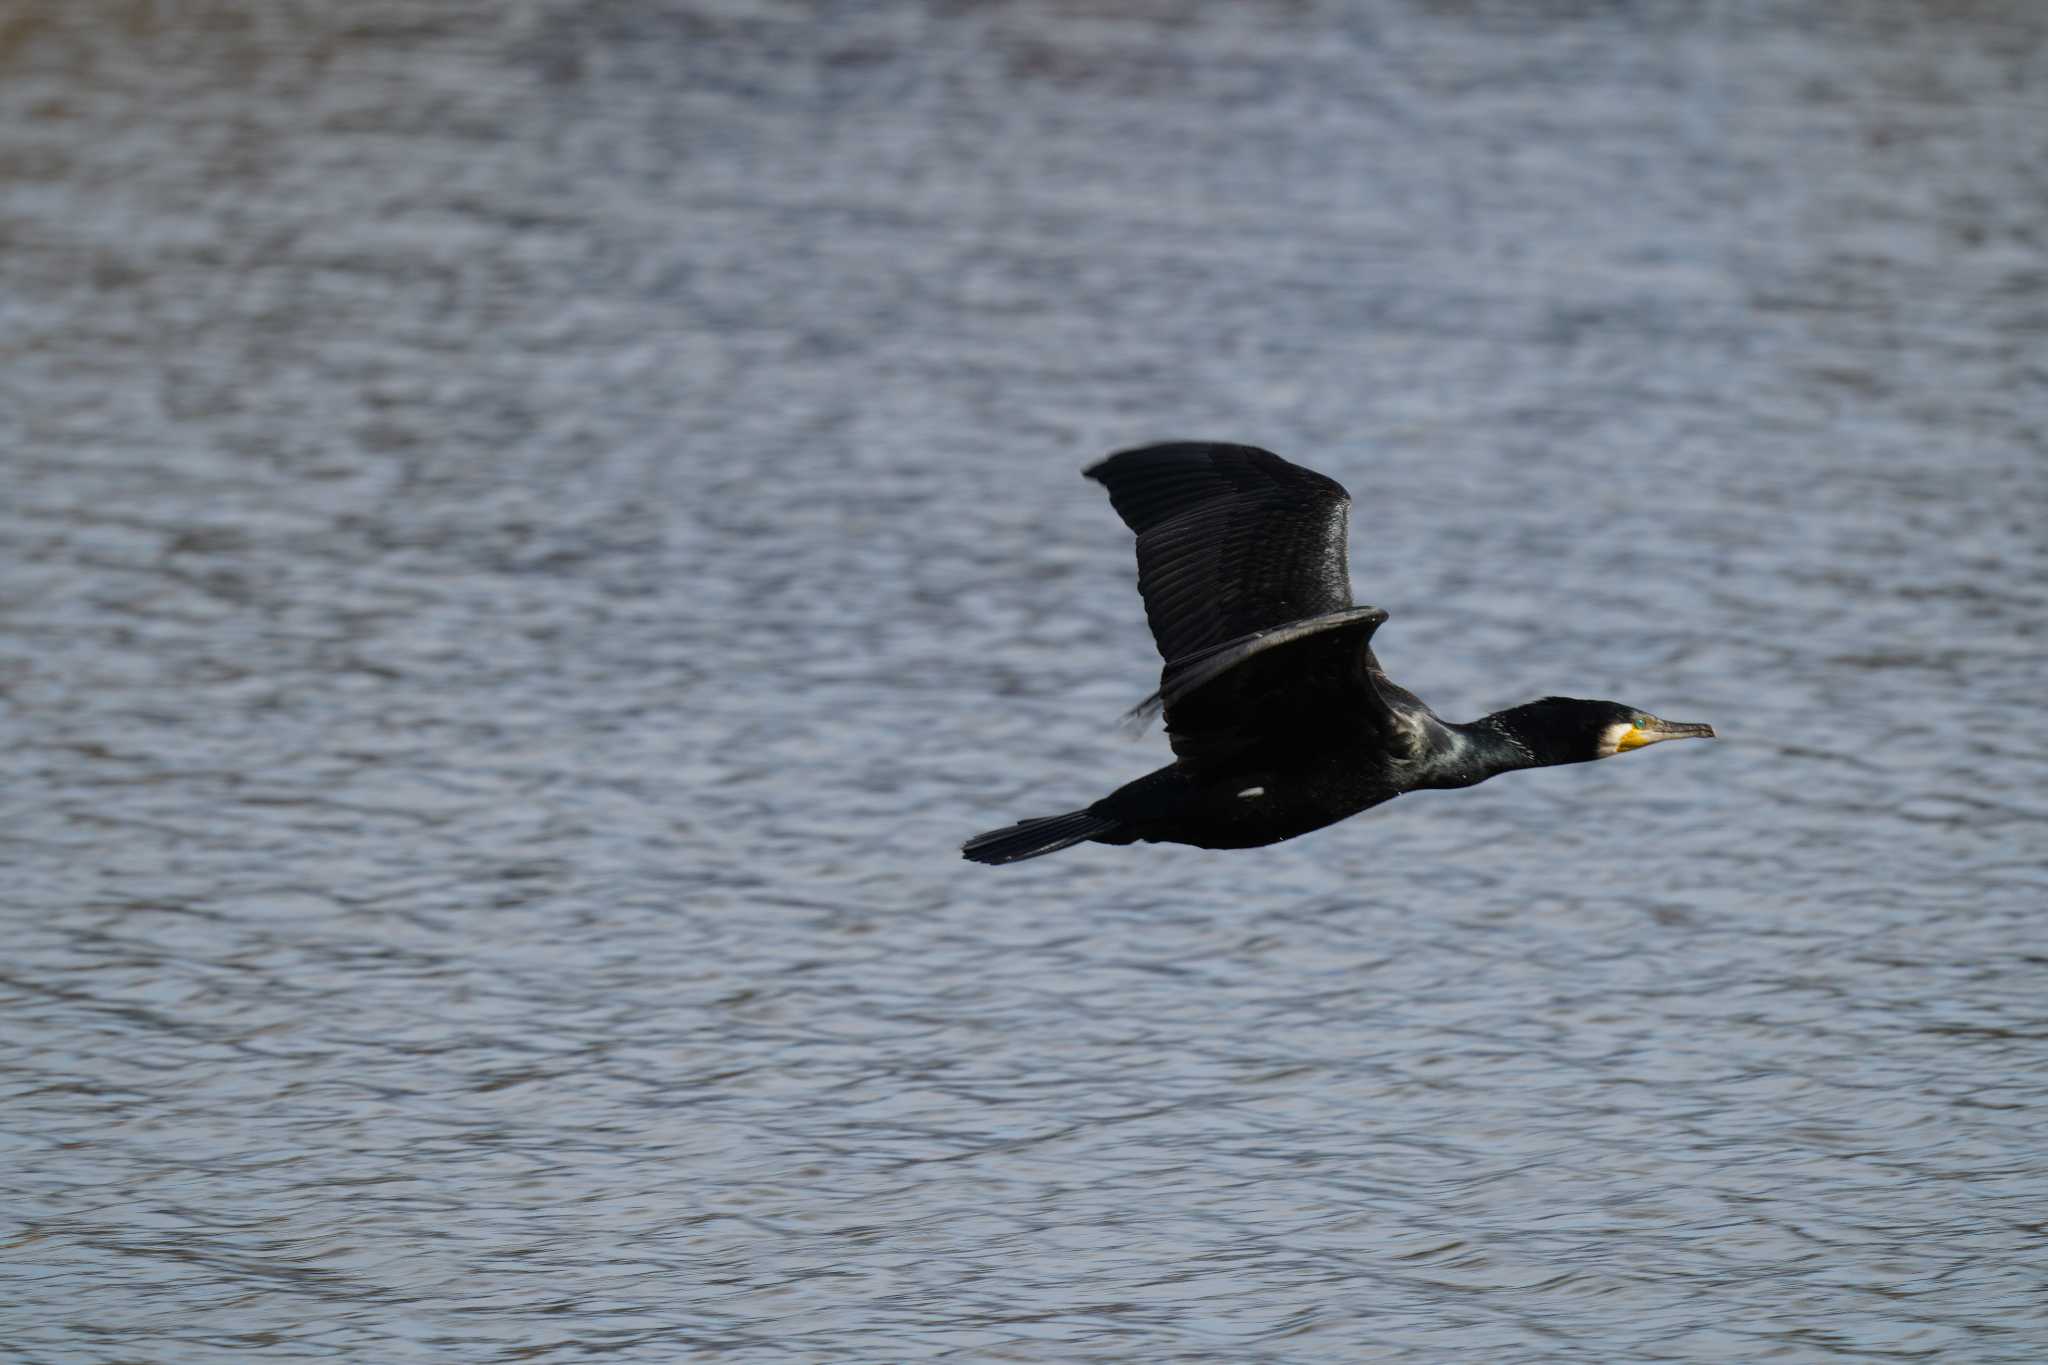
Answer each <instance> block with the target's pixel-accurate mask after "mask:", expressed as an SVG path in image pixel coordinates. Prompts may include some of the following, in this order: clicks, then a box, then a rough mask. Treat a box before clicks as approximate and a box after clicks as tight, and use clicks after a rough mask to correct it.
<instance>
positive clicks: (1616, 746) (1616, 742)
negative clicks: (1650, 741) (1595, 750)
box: [1600, 720, 1636, 758]
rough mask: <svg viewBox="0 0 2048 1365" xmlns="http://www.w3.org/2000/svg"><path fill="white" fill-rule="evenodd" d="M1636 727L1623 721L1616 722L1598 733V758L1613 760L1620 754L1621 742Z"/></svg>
mask: <svg viewBox="0 0 2048 1365" xmlns="http://www.w3.org/2000/svg"><path fill="white" fill-rule="evenodd" d="M1635 728H1636V727H1635V726H1633V725H1631V724H1630V723H1629V722H1627V721H1625V720H1618V721H1616V722H1615V723H1614V724H1612V725H1610V726H1608V727H1607V728H1606V729H1605V730H1603V731H1601V732H1600V757H1602V758H1613V757H1614V756H1615V755H1616V754H1618V753H1620V752H1621V741H1622V740H1624V739H1626V738H1627V737H1628V734H1629V732H1630V731H1631V730H1634V729H1635Z"/></svg>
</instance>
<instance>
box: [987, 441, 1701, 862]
mask: <svg viewBox="0 0 2048 1365" xmlns="http://www.w3.org/2000/svg"><path fill="white" fill-rule="evenodd" d="M1086 473H1087V476H1088V477H1089V478H1091V479H1094V480H1095V481H1096V482H1097V483H1100V484H1101V485H1102V486H1103V487H1104V488H1106V489H1107V490H1108V491H1109V500H1110V503H1111V505H1112V506H1114V507H1115V508H1116V511H1117V515H1118V516H1120V517H1122V518H1123V519H1124V523H1125V524H1126V525H1128V526H1129V527H1130V528H1131V530H1132V531H1134V532H1136V533H1137V537H1138V592H1139V593H1140V594H1141V595H1142V596H1143V597H1144V599H1145V618H1146V620H1147V621H1148V622H1149V623H1150V624H1151V627H1152V636H1153V639H1154V640H1156V641H1157V642H1158V644H1159V654H1160V657H1161V658H1163V659H1164V660H1165V661H1166V667H1165V669H1164V671H1162V672H1161V674H1160V679H1159V690H1158V691H1157V692H1155V693H1153V694H1152V696H1151V697H1149V698H1148V699H1146V701H1145V702H1144V703H1142V704H1141V705H1140V706H1139V707H1138V711H1137V714H1145V713H1149V712H1150V711H1151V710H1153V709H1163V710H1164V711H1165V713H1166V731H1167V737H1168V739H1169V740H1170V741H1171V742H1172V745H1173V752H1174V755H1175V758H1174V761H1173V762H1172V763H1170V764H1168V765H1167V766H1166V767H1164V768H1161V769H1159V770H1158V771H1157V772H1153V773H1148V774H1147V775H1146V776H1144V777H1141V778H1139V779H1137V780H1136V781H1135V782H1131V783H1128V784H1126V785H1125V786H1123V787H1120V788H1118V789H1117V790H1116V791H1114V792H1112V793H1110V794H1109V795H1108V796H1105V797H1103V798H1102V799H1101V800H1100V801H1097V802H1096V803H1095V804H1094V805H1092V806H1089V807H1087V808H1085V809H1083V810H1077V811H1070V812H1069V813H1067V814H1065V815H1051V816H1046V817H1043V818H1041V819H1036V820H1025V821H1022V822H1021V823H1019V824H1015V825H1011V826H1009V827H1007V828H1005V829H996V830H990V831H989V832H988V833H986V834H978V835H976V836H975V837H974V838H972V839H969V840H968V841H967V842H966V843H965V844H964V845H962V847H961V852H962V854H964V855H965V856H966V857H968V858H970V859H972V860H974V861H975V862H978V863H1014V862H1017V861H1019V860H1021V859H1024V858H1036V857H1038V856H1039V855H1040V854H1044V853H1053V852H1057V851H1058V850H1060V849H1063V848H1066V847H1068V846H1070V845H1073V844H1078V843H1081V842H1082V841H1084V840H1091V839H1092V840H1094V841H1095V842H1097V843H1103V844H1128V843H1132V842H1134V841H1136V840H1139V839H1144V840H1148V841H1151V842H1155V843H1174V844H1193V845H1195V846H1197V847H1199V848H1255V847H1258V846H1259V845H1261V844H1274V843H1278V842H1280V841H1281V840H1283V839H1292V838H1294V837H1295V836H1296V835H1299V834H1307V833H1308V832H1309V831H1311V830H1317V829H1321V828H1322V827H1323V826H1325V825H1329V824H1334V823H1335V822H1336V821H1339V820H1342V819H1344V818H1345V817H1346V816H1349V815H1356V814H1357V813H1358V812H1359V811H1362V810H1365V809H1367V808H1368V807H1371V806H1377V805H1379V804H1380V803H1381V802H1382V801H1389V800H1392V799H1393V798H1394V797H1396V796H1399V795H1400V794H1401V793H1403V792H1410V791H1419V790H1422V789H1424V788H1430V787H1469V786H1471V785H1472V784H1473V783H1475V782H1484V781H1485V780H1486V779H1487V778H1489V777H1494V776H1497V775H1499V774H1501V773H1506V772H1513V771H1515V770H1516V769H1518V768H1542V767H1548V766H1551V765H1553V764H1558V763H1583V762H1585V761H1587V760H1589V759H1595V758H1608V757H1611V756H1612V755H1614V754H1618V753H1626V752H1627V751H1628V750H1630V749H1640V748H1642V747H1643V746H1644V745H1648V744H1655V743H1657V742H1659V741H1660V740H1667V739H1689V738H1700V739H1711V738H1712V737H1713V734H1714V730H1713V727H1712V726H1710V725H1686V724H1679V723H1676V722H1673V721H1665V720H1659V719H1657V718H1656V717H1655V716H1651V715H1646V714H1644V713H1643V712H1641V711H1638V710H1636V709H1635V708H1634V707H1632V706H1623V705H1622V704H1621V703H1620V702H1612V701H1582V700H1578V699H1576V698H1572V697H1545V698H1543V699H1542V700H1540V701H1532V702H1528V703H1525V704H1524V705H1521V706H1514V707H1510V708H1508V709H1507V710H1505V711H1496V712H1494V713H1493V714H1492V715H1490V716H1482V717H1481V718H1480V719H1478V720H1475V721H1471V722H1469V723H1466V724H1462V725H1461V724H1458V723H1456V722H1453V721H1447V720H1444V719H1442V718H1440V717H1439V716H1438V715H1437V714H1436V712H1434V711H1432V710H1430V709H1429V707H1428V706H1427V705H1425V704H1424V703H1423V701H1422V700H1421V698H1419V697H1417V696H1416V695H1415V694H1414V693H1412V692H1409V691H1407V690H1406V689H1404V688H1401V687H1398V686H1396V685H1395V684H1394V683H1393V682H1392V681H1390V680H1389V679H1388V677H1387V675H1386V673H1385V672H1384V671H1383V670H1382V669H1381V667H1380V661H1379V659H1378V658H1377V657H1375V656H1374V654H1373V651H1372V636H1373V632H1374V631H1375V630H1376V629H1378V628H1379V625H1380V623H1381V622H1382V621H1385V620H1386V619H1387V614H1386V613H1385V612H1384V611H1381V610H1380V609H1379V608H1378V607H1356V606H1353V605H1352V604H1351V572H1350V568H1349V566H1348V564H1347V562H1346V557H1345V538H1346V532H1347V529H1348V522H1349V519H1350V510H1351V495H1350V494H1349V493H1346V492H1345V491H1344V487H1343V485H1341V484H1339V483H1338V482H1337V481H1336V480H1334V479H1330V478H1326V477H1325V476H1323V475H1321V474H1318V473H1316V472H1314V471H1313V470H1308V469H1303V468H1301V467H1300V466H1299V465H1293V464H1289V463H1288V462H1287V461H1285V460H1283V459H1281V458H1280V457H1279V456H1278V455H1275V454H1273V453H1272V452H1270V451H1266V450H1261V449H1259V448H1258V447H1257V446H1246V445H1228V444H1223V443H1220V442H1191V441H1189V442H1173V443H1169V444H1166V445H1154V446H1144V447H1141V448H1139V449H1136V450H1126V451H1122V452H1120V453H1118V454H1115V455H1112V456H1110V457H1109V458H1108V459H1106V460H1103V461H1102V462H1101V463H1100V464H1097V465H1095V466H1094V467H1092V468H1090V469H1089V470H1087V471H1086Z"/></svg>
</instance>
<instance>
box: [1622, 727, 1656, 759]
mask: <svg viewBox="0 0 2048 1365" xmlns="http://www.w3.org/2000/svg"><path fill="white" fill-rule="evenodd" d="M1655 738H1656V737H1655V736H1654V735H1651V734H1650V733H1649V732H1647V731H1644V730H1638V729H1636V728H1635V726H1633V725H1631V726H1629V728H1628V733H1626V734H1624V735H1623V736H1622V737H1621V738H1620V739H1618V740H1616V741H1615V744H1614V752H1616V753H1618V754H1625V753H1627V752H1628V751H1629V750H1630V749H1640V748H1642V747H1643V746H1644V745H1645V744H1649V743H1652V742H1654V740H1655Z"/></svg>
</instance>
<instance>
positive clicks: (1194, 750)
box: [1140, 607, 1419, 760]
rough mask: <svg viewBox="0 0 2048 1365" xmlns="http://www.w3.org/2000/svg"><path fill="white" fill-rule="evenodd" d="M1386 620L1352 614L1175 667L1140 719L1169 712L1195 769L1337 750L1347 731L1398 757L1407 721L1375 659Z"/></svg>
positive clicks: (1374, 612)
mask: <svg viewBox="0 0 2048 1365" xmlns="http://www.w3.org/2000/svg"><path fill="white" fill-rule="evenodd" d="M1386 619H1387V614H1386V613H1385V612H1384V611H1381V610H1380V609H1379V608H1378V607H1352V608H1349V609H1347V610H1345V611H1340V612H1332V613H1330V614H1328V615H1325V616H1317V617H1313V618H1311V619H1309V620H1306V621H1293V622H1290V623H1288V624H1287V625H1284V626H1276V627H1274V628H1273V629H1272V630H1268V631H1262V632H1259V633H1257V634H1254V635H1247V636H1244V637H1242V638H1240V639H1236V640H1227V641H1225V642H1223V643H1222V644H1220V645H1216V646H1213V647H1212V648H1210V649H1207V650H1204V651H1202V652H1201V653H1198V654H1196V655H1194V656H1192V657H1189V658H1186V659H1182V660H1179V661H1178V662H1175V663H1172V664H1169V665H1167V667H1166V671H1165V676H1164V679H1163V681H1162V682H1161V683H1160V687H1159V691H1158V692H1157V693H1155V694H1154V695H1153V696H1152V697H1151V698H1149V699H1148V700H1147V702H1146V703H1145V706H1143V707H1141V708H1140V710H1141V711H1143V710H1148V709H1150V708H1151V707H1155V706H1163V707H1164V708H1165V711H1166V732H1167V737H1168V739H1170V740H1171V741H1172V743H1173V751H1174V753H1175V754H1177V755H1179V756H1180V757H1181V758H1185V759H1197V760H1199V759H1217V758H1224V757H1228V756H1229V755H1231V754H1234V753H1237V752H1240V751H1242V750H1245V749H1249V748H1255V747H1256V748H1270V747H1272V746H1274V745H1276V744H1285V743H1287V742H1289V741H1300V742H1303V743H1309V744H1315V743H1333V742H1336V741H1338V739H1339V738H1340V735H1339V733H1338V729H1339V727H1342V728H1343V729H1344V730H1345V731H1346V732H1347V734H1355V733H1356V732H1358V731H1361V730H1363V731H1366V732H1369V733H1370V734H1371V735H1372V737H1373V738H1374V739H1376V740H1377V741H1378V742H1380V743H1381V744H1383V745H1387V746H1389V747H1398V746H1399V744H1400V742H1401V735H1400V729H1399V725H1398V721H1397V717H1396V715H1395V713H1394V710H1393V709H1392V708H1391V707H1390V706H1389V704H1388V703H1389V700H1391V699H1390V698H1388V697H1387V696H1384V695H1383V694H1382V692H1381V688H1382V687H1388V686H1391V684H1388V683H1386V682H1385V678H1384V675H1383V674H1382V673H1381V672H1380V668H1379V660H1378V659H1376V658H1375V657H1373V653H1372V635H1373V632H1374V631H1375V630H1377V629H1378V628H1379V625H1380V622H1382V621H1384V620H1386ZM1404 695H1405V694H1404ZM1418 705H1419V703H1418Z"/></svg>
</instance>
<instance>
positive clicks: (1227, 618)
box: [1087, 441, 1351, 690]
mask: <svg viewBox="0 0 2048 1365" xmlns="http://www.w3.org/2000/svg"><path fill="white" fill-rule="evenodd" d="M1087 473H1088V477H1089V478H1091V479H1094V480H1095V481H1096V482H1098V483H1100V484H1101V485H1102V486H1103V487H1104V488H1106V489H1108V490H1109V500H1110V503H1111V505H1112V506H1114V507H1115V508H1116V511H1117V515H1118V516H1120V517H1122V518H1123V519H1124V524H1125V525H1127V526H1129V527H1130V528H1131V530H1133V531H1135V532H1136V533H1137V536H1138V592H1139V594H1140V595H1141V596H1143V598H1144V599H1145V618H1146V620H1147V621H1148V622H1150V624H1151V626H1152V638H1153V639H1154V640H1155V641H1157V642H1158V645H1159V654H1160V657H1161V658H1163V659H1165V660H1166V662H1167V663H1168V664H1172V663H1174V662H1175V661H1176V660H1180V659H1184V658H1187V657H1189V656H1191V655H1195V654H1198V653H1200V652H1201V651H1203V650H1207V649H1214V648H1216V647H1217V646H1219V645H1222V644H1224V643H1226V642H1228V641H1233V640H1237V639H1239V638H1241V637H1244V636H1248V635H1253V634H1257V633H1259V632H1262V631H1269V630H1271V629H1273V628H1274V627H1276V626H1283V625H1286V624H1288V623H1290V622H1294V621H1300V620H1303V619H1304V618H1307V617H1314V616H1323V615H1326V614H1328V613H1331V612H1338V611H1343V610H1344V609H1345V608H1347V607H1349V606H1350V605H1351V571H1350V568H1349V566H1348V563H1347V561H1346V554H1345V539H1346V533H1347V531H1348V529H1349V528H1348V522H1349V516H1350V508H1351V495H1350V494H1348V493H1346V492H1345V491H1344V486H1343V485H1342V484H1340V483H1338V482H1337V481H1336V480H1335V479H1330V478H1325V477H1324V476H1323V475H1321V474H1318V473H1316V472H1315V471H1313V470H1309V469H1303V468H1301V467H1300V466H1299V465H1292V464H1289V463H1288V462H1287V461H1285V460H1283V459H1281V458H1280V457H1279V456H1278V455H1275V454H1273V453H1272V452H1271V451H1266V450H1261V449H1259V448H1258V447H1257V446H1243V445H1225V444H1222V443H1220V442H1195V441H1181V442H1174V443H1171V444H1168V445H1156V446H1144V447H1141V448H1140V449H1137V450H1126V451H1122V452H1120V453H1118V454H1115V455H1112V456H1110V457H1109V458H1108V459H1106V460H1104V461H1102V462H1101V463H1100V464H1098V465H1095V466H1094V467H1093V468H1091V469H1089V470H1088V471H1087ZM1170 671H1171V670H1169V672H1170ZM1167 685H1168V684H1167V683H1166V682H1162V684H1161V686H1162V690H1164V689H1165V687H1166V686H1167Z"/></svg>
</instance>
